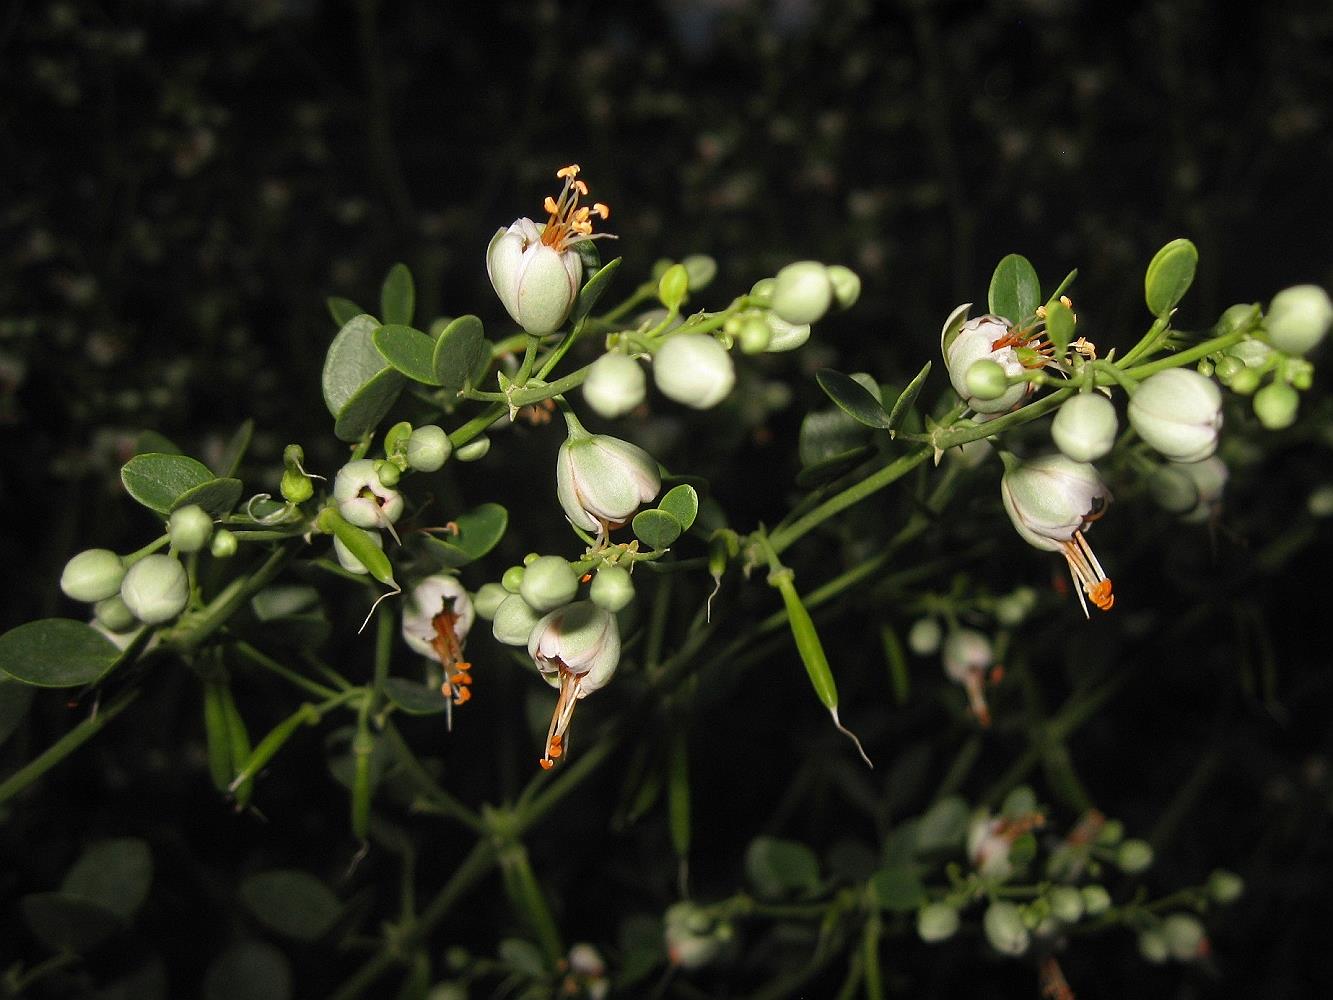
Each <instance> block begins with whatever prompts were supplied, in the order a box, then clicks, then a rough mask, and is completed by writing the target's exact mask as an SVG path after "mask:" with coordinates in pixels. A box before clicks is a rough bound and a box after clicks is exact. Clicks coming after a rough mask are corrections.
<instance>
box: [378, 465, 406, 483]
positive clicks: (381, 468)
mask: <svg viewBox="0 0 1333 1000" xmlns="http://www.w3.org/2000/svg"><path fill="white" fill-rule="evenodd" d="M375 475H377V476H379V477H380V482H382V483H383V484H384V485H385V486H390V487H392V486H397V485H398V482H399V480H401V479H402V478H403V470H402V469H400V468H399V467H398V466H397V465H396V464H395V463H393V462H390V461H388V460H387V459H376V460H375Z"/></svg>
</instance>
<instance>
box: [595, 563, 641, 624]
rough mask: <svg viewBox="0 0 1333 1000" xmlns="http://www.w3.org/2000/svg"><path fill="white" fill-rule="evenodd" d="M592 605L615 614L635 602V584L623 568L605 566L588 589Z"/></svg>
mask: <svg viewBox="0 0 1333 1000" xmlns="http://www.w3.org/2000/svg"><path fill="white" fill-rule="evenodd" d="M588 596H589V597H590V598H591V599H592V603H593V604H596V605H597V606H598V607H599V608H602V609H603V610H605V611H610V612H612V613H613V614H614V613H615V612H617V611H619V610H620V609H621V608H623V607H625V605H627V604H629V602H630V601H632V600H634V583H633V581H632V580H631V579H630V575H629V571H628V570H627V569H625V568H624V567H623V566H603V567H602V568H601V569H599V570H598V571H597V575H596V576H594V577H593V578H592V586H591V587H589V588H588Z"/></svg>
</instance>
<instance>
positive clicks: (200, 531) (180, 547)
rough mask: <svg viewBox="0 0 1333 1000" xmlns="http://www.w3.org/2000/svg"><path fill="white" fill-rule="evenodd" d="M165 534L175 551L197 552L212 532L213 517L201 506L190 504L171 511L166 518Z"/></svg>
mask: <svg viewBox="0 0 1333 1000" xmlns="http://www.w3.org/2000/svg"><path fill="white" fill-rule="evenodd" d="M167 534H168V535H169V536H170V537H171V544H172V547H174V548H175V549H176V551H177V552H198V551H199V550H200V549H202V548H203V547H204V546H205V545H206V544H208V539H209V536H210V535H212V534H213V519H212V518H211V517H209V516H208V514H206V513H205V512H204V509H203V508H202V507H200V506H198V505H197V504H190V505H189V506H186V507H182V508H180V510H174V511H172V512H171V517H169V518H167Z"/></svg>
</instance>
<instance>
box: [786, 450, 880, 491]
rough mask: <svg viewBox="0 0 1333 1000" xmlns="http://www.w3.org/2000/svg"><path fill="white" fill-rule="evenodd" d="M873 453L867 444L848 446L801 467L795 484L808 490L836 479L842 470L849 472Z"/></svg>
mask: <svg viewBox="0 0 1333 1000" xmlns="http://www.w3.org/2000/svg"><path fill="white" fill-rule="evenodd" d="M873 454H875V449H874V448H872V447H870V446H869V445H861V446H860V447H858V448H850V449H848V450H847V451H842V452H839V453H838V454H836V455H830V456H829V457H828V458H826V459H823V460H822V461H819V462H816V463H815V464H814V465H807V466H805V467H804V468H802V469H801V471H800V472H798V473H797V474H796V485H797V486H799V487H800V488H801V489H803V490H808V489H812V488H813V487H815V486H819V485H821V484H822V483H827V482H830V481H832V480H834V479H837V478H838V477H839V476H841V475H842V474H843V473H844V472H851V471H852V470H853V469H855V468H856V467H857V466H858V465H860V464H861V463H862V462H864V461H865V460H866V459H867V458H869V457H870V456H871V455H873Z"/></svg>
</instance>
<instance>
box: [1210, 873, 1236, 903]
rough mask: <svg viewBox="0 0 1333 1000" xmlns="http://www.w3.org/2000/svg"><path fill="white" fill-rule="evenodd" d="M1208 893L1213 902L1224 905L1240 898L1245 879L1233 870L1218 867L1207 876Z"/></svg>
mask: <svg viewBox="0 0 1333 1000" xmlns="http://www.w3.org/2000/svg"><path fill="white" fill-rule="evenodd" d="M1207 888H1208V895H1209V896H1211V897H1212V899H1213V902H1215V903H1220V904H1221V905H1222V906H1226V905H1228V904H1230V903H1234V902H1235V901H1236V900H1238V899H1240V897H1241V894H1242V893H1244V892H1245V880H1244V879H1242V878H1241V877H1240V876H1239V875H1237V874H1236V873H1235V872H1229V871H1227V870H1226V869H1225V868H1219V869H1217V871H1215V872H1213V873H1212V874H1211V875H1209V876H1208V887H1207Z"/></svg>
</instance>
